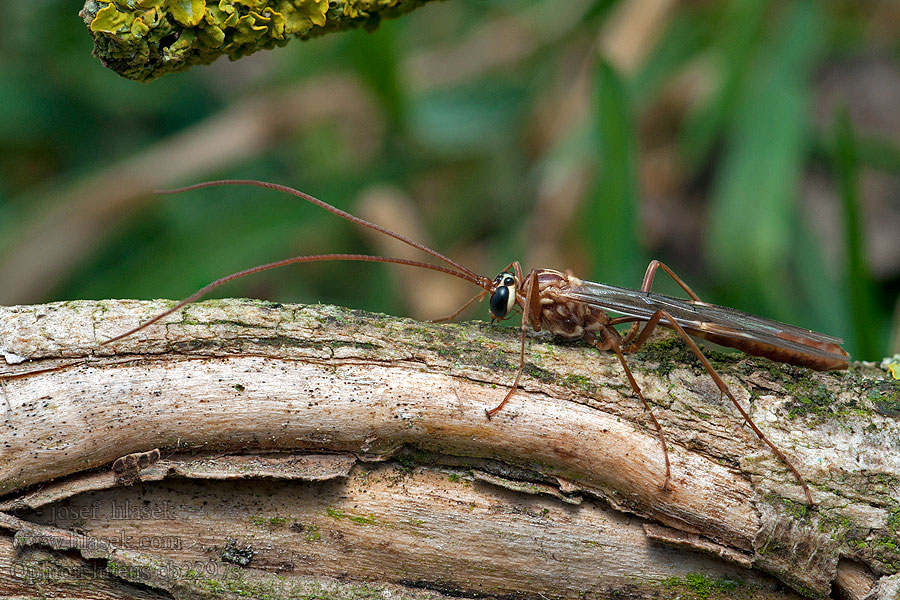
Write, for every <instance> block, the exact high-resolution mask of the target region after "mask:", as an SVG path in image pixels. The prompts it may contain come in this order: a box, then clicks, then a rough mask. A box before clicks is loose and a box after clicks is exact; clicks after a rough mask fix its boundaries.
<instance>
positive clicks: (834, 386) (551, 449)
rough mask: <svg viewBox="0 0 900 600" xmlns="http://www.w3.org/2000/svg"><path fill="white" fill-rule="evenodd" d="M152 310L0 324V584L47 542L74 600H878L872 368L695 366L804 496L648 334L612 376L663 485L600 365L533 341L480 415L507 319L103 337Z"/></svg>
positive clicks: (876, 407) (879, 530) (688, 369)
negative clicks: (500, 323)
mask: <svg viewBox="0 0 900 600" xmlns="http://www.w3.org/2000/svg"><path fill="white" fill-rule="evenodd" d="M164 306H165V304H163V303H160V302H137V301H103V302H68V303H58V304H51V305H41V306H20V307H11V308H2V309H0V353H2V354H3V355H4V356H5V357H6V364H2V363H0V396H2V406H3V409H4V410H5V411H6V413H7V414H6V417H5V424H6V427H5V428H4V431H3V444H2V454H0V464H2V466H3V469H2V471H0V489H2V491H3V494H4V496H3V498H2V499H0V510H2V511H4V512H3V514H0V517H2V518H0V529H3V530H5V531H7V532H8V536H7V537H6V538H0V571H2V572H3V573H2V574H0V592H2V593H4V594H7V595H13V594H14V593H15V594H23V593H26V591H24V590H27V589H28V586H29V585H31V584H33V580H34V578H33V577H32V575H33V573H34V571H33V569H25V568H24V567H25V566H27V565H32V567H33V565H34V564H36V563H37V564H51V563H52V564H53V565H54V566H53V568H52V569H50V572H51V573H53V574H57V575H58V574H59V573H62V572H63V571H60V570H59V568H60V567H59V566H58V565H59V564H61V563H60V562H59V561H63V562H65V561H69V562H72V561H75V559H74V558H73V557H72V553H59V552H49V553H48V552H47V551H46V549H47V548H51V549H57V550H58V549H63V548H66V549H74V550H77V551H78V553H79V555H80V557H81V560H82V563H81V564H80V568H81V570H80V571H79V573H83V572H85V571H84V568H85V567H88V566H89V567H91V569H93V571H90V572H91V573H94V575H92V576H90V577H88V579H90V580H92V581H93V580H94V579H96V581H97V582H98V583H97V585H96V587H95V588H90V589H91V593H92V594H93V595H92V596H84V597H129V598H131V597H135V598H136V597H157V596H154V595H153V594H154V593H156V592H158V593H159V594H160V596H159V597H173V596H174V597H194V596H197V595H204V594H207V595H209V594H212V593H215V592H223V593H226V592H227V593H244V594H250V595H256V596H259V595H262V594H263V593H265V594H269V595H270V596H271V597H289V596H291V595H292V594H293V595H294V596H296V595H301V594H307V595H308V594H311V593H313V592H311V591H310V590H325V591H321V595H322V596H323V597H341V598H343V597H354V594H356V595H357V596H358V595H359V590H360V589H363V588H367V589H370V591H371V593H372V594H374V595H375V596H376V597H388V596H392V597H398V596H399V597H410V598H412V597H422V596H423V595H425V596H429V597H440V594H441V592H445V593H447V594H449V595H453V596H459V595H463V596H476V595H480V596H484V595H489V596H491V595H509V594H525V595H529V596H535V597H537V596H538V595H543V596H545V597H560V598H575V597H585V596H586V597H599V598H606V597H633V598H654V597H656V598H666V597H674V596H677V595H681V596H682V597H687V598H689V597H691V594H695V596H696V597H700V596H697V594H700V592H699V591H698V590H699V589H700V588H703V589H705V590H706V592H704V594H707V595H705V596H703V597H723V598H732V597H748V598H749V597H755V598H795V597H797V595H798V594H801V595H805V596H810V597H826V596H828V594H829V593H831V590H832V586H833V585H834V586H835V588H836V590H837V591H839V592H840V593H841V594H843V597H846V598H863V597H866V594H875V595H874V596H871V597H878V598H885V599H887V598H890V599H891V600H895V592H892V591H891V590H896V588H897V584H896V575H895V574H896V573H897V572H898V570H900V536H898V531H900V503H898V500H897V498H898V496H900V494H898V492H900V458H898V457H900V453H898V445H900V419H898V415H900V382H897V381H895V380H893V379H891V378H890V376H889V375H886V374H885V373H884V372H882V371H880V370H878V369H876V368H874V367H866V366H864V365H854V366H853V367H852V368H851V369H850V370H849V371H846V372H837V373H812V372H809V371H806V370H804V369H799V368H796V367H790V366H786V365H778V364H775V363H772V362H770V361H766V360H762V359H751V358H748V357H745V356H742V355H719V354H714V355H713V359H714V364H715V366H716V368H717V370H719V372H720V373H721V374H722V375H723V377H724V379H725V381H726V382H727V383H728V384H729V386H730V387H731V389H732V391H733V392H734V393H735V395H736V396H737V397H738V399H739V400H740V401H741V402H742V403H743V404H744V406H745V407H746V408H747V409H748V410H749V412H750V414H751V416H752V417H753V418H754V420H755V421H756V423H757V424H758V425H759V426H760V428H761V429H762V430H763V431H764V432H765V434H766V435H767V436H769V438H770V439H771V440H772V441H773V442H774V443H775V444H776V445H777V446H778V447H779V448H781V449H782V451H784V452H785V454H786V455H787V456H788V457H789V458H790V459H791V461H793V463H794V464H795V465H796V466H797V468H798V469H799V470H800V471H801V473H803V475H804V477H805V478H806V480H807V482H808V483H809V485H810V487H811V488H812V491H813V497H814V499H815V501H816V506H814V507H808V506H806V505H805V502H804V495H803V492H802V489H801V488H800V486H799V484H798V482H797V481H796V480H795V479H794V478H793V477H792V476H791V474H790V472H789V471H788V470H787V468H786V466H785V465H784V464H783V463H781V462H780V461H779V460H778V459H777V458H776V457H775V456H773V455H772V454H771V452H770V451H768V449H767V448H766V447H765V446H764V445H763V444H762V443H760V441H759V440H758V439H757V438H756V437H755V436H754V435H753V433H752V432H751V431H749V429H748V428H747V427H745V426H744V425H743V424H742V421H741V418H740V415H739V414H738V413H737V411H736V410H734V408H733V407H731V406H730V405H728V404H726V403H723V402H722V401H721V399H720V397H719V393H718V390H717V389H716V388H715V386H714V384H713V383H712V381H711V380H710V378H709V377H708V375H706V374H705V373H704V372H703V370H702V369H701V368H700V366H699V364H698V363H697V361H696V360H695V359H693V358H692V356H691V355H690V353H689V352H688V351H687V350H686V349H685V348H684V347H683V346H682V345H681V344H680V343H679V342H677V341H675V340H672V339H669V338H663V339H660V340H656V341H654V342H651V343H648V344H647V345H646V346H645V348H644V349H643V350H642V351H640V352H638V353H637V354H636V355H634V356H632V357H630V360H629V362H630V364H631V365H632V368H633V370H634V371H635V376H636V378H637V380H638V383H639V384H640V385H641V387H642V389H643V390H644V392H645V395H646V397H647V399H648V401H649V402H650V403H651V405H652V406H653V410H654V413H655V414H656V416H657V418H658V419H659V421H660V423H661V424H662V427H663V429H664V431H665V433H666V436H667V439H668V442H669V449H670V455H671V459H672V475H673V482H672V483H673V484H674V485H673V487H674V489H673V490H671V491H668V492H667V491H662V490H661V489H660V487H659V486H660V484H661V483H662V480H663V476H664V465H663V460H662V453H661V450H660V447H659V442H658V439H657V438H656V436H655V432H654V430H653V428H652V426H651V425H649V423H648V420H647V418H646V415H644V414H643V412H642V410H641V407H640V403H639V402H637V401H636V399H634V398H633V397H632V395H631V392H630V388H629V386H628V383H627V381H626V380H625V378H624V374H623V373H622V372H621V370H620V368H619V366H618V365H617V363H616V360H615V357H614V356H612V355H606V354H601V353H597V352H596V351H595V350H593V349H590V348H587V347H584V346H582V345H581V344H558V343H555V342H553V341H552V340H549V339H548V338H545V337H536V338H530V339H529V341H528V348H527V350H526V362H527V365H526V372H525V375H524V377H523V383H522V387H523V389H522V390H520V391H519V392H518V393H517V394H516V395H515V396H514V397H513V400H512V401H511V402H510V404H509V405H507V407H506V408H504V410H503V411H501V412H500V413H498V414H497V415H496V417H494V418H493V419H491V420H488V419H487V418H486V417H485V414H484V411H485V409H488V408H492V407H493V406H495V405H496V404H497V403H498V402H499V401H500V399H501V398H502V397H503V394H504V392H505V386H507V385H509V383H510V381H511V380H512V377H513V375H514V371H515V367H516V365H517V363H518V340H517V333H516V330H515V329H511V328H505V327H492V326H489V325H487V324H485V323H462V324H453V325H432V324H426V323H420V322H415V321H410V320H408V319H398V318H393V317H386V316H384V315H372V314H369V313H364V312H361V311H354V310H347V309H340V308H336V307H330V306H288V305H279V304H271V303H265V302H252V301H237V300H224V301H210V302H205V303H201V304H196V305H192V306H190V307H188V308H187V309H186V310H185V311H184V312H182V313H180V314H179V315H173V317H171V318H169V319H166V320H165V321H164V322H162V323H159V324H157V325H154V326H152V327H150V328H148V329H146V330H144V331H142V332H140V333H138V334H136V335H134V336H132V337H130V338H126V339H124V340H121V341H120V342H117V343H115V344H112V345H110V346H100V345H99V343H100V342H101V341H102V340H104V339H108V338H110V337H112V336H113V335H115V334H117V333H120V332H121V331H124V330H127V329H129V328H131V327H132V326H134V325H135V324H137V323H138V322H140V321H142V320H145V319H147V318H148V317H150V316H152V315H154V314H156V313H157V312H159V311H160V310H161V309H162V308H163V307H164ZM156 450H158V452H154V451H156ZM130 455H134V456H130ZM157 456H158V459H157ZM3 539H5V540H6V542H3ZM3 544H5V546H4V545H3ZM14 547H15V548H17V549H18V550H17V551H15V552H13V548H14ZM48 561H49V562H48ZM76 562H77V561H76ZM192 565H193V566H192ZM198 566H199V567H202V568H205V569H207V570H208V571H209V573H208V574H207V575H208V576H203V577H201V576H199V575H198V573H199V574H202V573H203V571H202V569H201V570H200V571H198V570H197V568H198ZM3 567H7V568H3ZM70 567H71V568H74V567H72V566H71V565H70ZM66 572H69V571H66ZM892 576H893V577H892ZM879 578H880V581H879ZM70 579H71V578H70ZM76 580H77V581H82V580H81V579H77V578H76ZM48 582H49V583H48ZM348 582H352V583H348ZM366 582H368V583H366ZM45 583H48V585H51V584H52V585H55V586H56V589H60V590H64V589H69V588H66V587H65V586H66V585H70V586H71V585H75V587H78V584H77V582H76V584H71V581H70V580H65V578H62V579H60V578H59V577H55V578H49V579H48V580H47V581H46V582H45ZM135 584H140V585H138V586H137V587H135ZM782 584H786V585H787V586H789V587H790V590H787V589H785V588H784V587H783V585H782ZM117 586H118V587H117ZM361 586H362V587H361ZM373 586H374V587H373ZM107 589H109V590H112V591H109V592H108V593H107ZM148 590H149V591H148ZM372 590H374V591H372ZM423 590H431V591H428V592H427V593H426V592H423ZM435 590H438V591H435ZM315 593H319V592H315ZM367 593H368V592H367ZM104 594H107V595H104ZM115 594H119V595H115ZM141 594H145V595H144V596H142V595H141ZM404 594H406V596H403V595H404ZM616 594H618V595H616ZM892 594H893V595H892Z"/></svg>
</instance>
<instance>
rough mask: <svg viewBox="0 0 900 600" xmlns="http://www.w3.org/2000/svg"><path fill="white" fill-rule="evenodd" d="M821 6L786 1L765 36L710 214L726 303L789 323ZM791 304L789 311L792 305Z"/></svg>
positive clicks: (712, 254) (711, 253) (712, 257)
mask: <svg viewBox="0 0 900 600" xmlns="http://www.w3.org/2000/svg"><path fill="white" fill-rule="evenodd" d="M820 10H821V9H820V8H819V7H818V5H817V4H816V3H815V2H812V1H810V0H797V1H794V2H791V3H790V4H788V5H786V6H785V7H784V9H783V12H782V13H781V14H780V15H779V16H780V19H779V21H778V22H777V29H776V31H774V32H773V34H772V35H770V36H767V37H766V38H765V43H764V45H763V46H762V47H761V49H760V54H759V56H758V57H757V60H755V61H754V64H753V69H752V72H751V74H750V76H749V78H748V80H747V85H746V86H745V87H744V89H743V90H742V94H741V97H740V101H739V102H738V103H737V105H736V110H735V114H734V116H733V124H732V126H731V127H730V131H729V132H728V139H727V141H726V146H725V154H724V156H723V159H722V163H723V164H722V168H721V169H720V171H719V173H718V176H717V178H716V181H715V185H714V191H713V197H712V200H711V204H710V212H709V233H708V237H707V240H706V254H707V257H708V259H709V261H710V264H711V266H712V267H713V268H714V269H715V271H716V273H717V275H718V276H719V277H720V279H721V280H722V281H723V282H725V283H726V285H729V286H730V287H729V288H728V293H729V295H730V296H731V297H729V298H726V300H727V301H728V302H729V303H731V304H734V305H737V306H740V307H741V308H743V309H746V310H752V311H759V312H761V313H762V314H765V315H766V316H771V317H775V318H780V319H785V320H792V319H793V318H794V317H796V316H797V313H799V310H798V308H797V307H798V306H799V304H798V303H799V302H802V301H803V299H802V298H798V296H797V294H796V292H795V291H794V290H795V286H793V285H792V283H791V278H790V269H789V263H790V261H791V260H792V258H791V252H792V248H791V245H790V241H791V232H792V231H793V230H794V229H795V227H796V224H797V215H796V211H795V206H794V202H793V197H794V195H795V194H796V191H797V188H798V184H799V182H800V180H801V177H802V173H803V169H804V165H805V160H806V155H807V143H806V140H807V135H808V133H807V127H806V122H805V121H806V113H807V106H808V104H809V95H810V90H809V81H810V79H811V77H812V70H813V66H814V63H815V61H814V59H815V57H816V56H817V55H818V52H819V48H820V47H821V42H822V39H823V38H822V19H821V14H820ZM792 309H793V310H792Z"/></svg>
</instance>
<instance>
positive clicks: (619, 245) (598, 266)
mask: <svg viewBox="0 0 900 600" xmlns="http://www.w3.org/2000/svg"><path fill="white" fill-rule="evenodd" d="M593 102H594V114H593V116H594V137H595V142H594V143H595V144H596V147H597V148H598V149H599V152H600V171H599V173H598V174H597V177H596V179H595V180H594V185H593V189H592V192H591V195H590V196H589V199H588V204H587V206H586V209H585V211H584V215H585V219H584V223H583V230H582V231H583V233H584V239H585V240H587V242H588V244H589V246H590V254H591V258H592V270H593V272H594V274H595V276H597V277H598V278H600V279H601V280H602V281H604V282H609V283H611V284H613V285H633V284H634V283H635V281H636V280H637V278H638V277H640V272H641V270H642V268H643V266H642V263H645V262H646V261H644V260H643V256H642V255H643V253H642V252H641V249H640V245H639V244H638V239H637V228H638V225H637V221H638V215H637V211H638V189H637V164H636V162H637V160H636V148H635V144H634V140H635V131H634V127H635V126H634V116H633V114H632V109H631V106H630V104H629V102H630V98H629V97H628V93H627V91H626V89H625V85H624V83H623V81H622V79H621V78H620V77H619V75H618V74H617V73H616V71H615V70H614V69H613V68H612V66H611V65H609V63H606V62H603V61H601V62H600V63H599V64H598V65H597V67H596V70H595V76H594V98H593Z"/></svg>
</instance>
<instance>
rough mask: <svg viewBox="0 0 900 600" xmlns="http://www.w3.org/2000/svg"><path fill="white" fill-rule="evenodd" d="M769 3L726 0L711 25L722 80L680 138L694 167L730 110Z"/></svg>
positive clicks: (705, 155)
mask: <svg viewBox="0 0 900 600" xmlns="http://www.w3.org/2000/svg"><path fill="white" fill-rule="evenodd" d="M769 5H770V2H766V1H762V0H737V1H733V2H729V3H727V5H726V6H725V9H724V12H725V14H724V15H722V18H721V23H717V24H716V27H714V31H713V33H712V35H713V36H714V38H715V40H716V43H717V45H718V52H717V53H716V54H717V56H718V59H719V63H720V64H721V66H722V78H723V80H722V83H721V85H720V87H719V88H718V90H717V91H716V92H715V94H714V95H713V97H712V98H711V99H710V101H709V102H708V103H707V104H705V105H704V106H703V107H702V108H701V109H700V110H699V111H697V112H696V113H694V114H693V115H692V116H691V117H690V118H689V119H688V122H687V124H686V125H685V127H684V133H683V134H682V136H681V141H680V145H681V148H682V155H683V156H684V157H685V159H686V161H687V163H688V164H689V165H692V166H693V167H694V168H695V169H696V168H697V167H698V166H701V165H702V164H703V163H705V162H706V160H707V158H708V156H709V154H710V153H711V152H712V151H713V149H714V147H715V143H716V141H717V140H718V139H719V137H720V136H721V135H722V130H723V129H724V128H725V127H726V126H727V124H728V122H729V120H730V118H731V116H732V115H733V113H734V107H735V105H736V104H737V103H738V101H739V99H740V93H741V89H742V88H743V87H744V82H745V80H746V78H747V73H748V72H749V70H750V68H749V65H750V63H751V61H752V58H753V53H754V50H755V49H756V48H757V46H758V45H759V37H760V34H761V32H762V24H763V17H764V16H765V15H766V12H767V11H768V9H769Z"/></svg>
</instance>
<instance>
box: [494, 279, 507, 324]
mask: <svg viewBox="0 0 900 600" xmlns="http://www.w3.org/2000/svg"><path fill="white" fill-rule="evenodd" d="M490 309H491V316H492V317H495V318H497V319H502V318H503V317H505V316H506V313H508V312H509V288H508V287H506V286H501V287H498V288H497V289H496V290H494V293H493V294H491V306H490Z"/></svg>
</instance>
